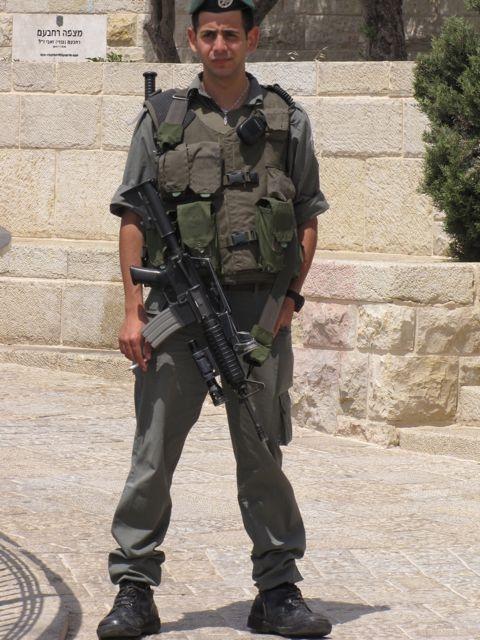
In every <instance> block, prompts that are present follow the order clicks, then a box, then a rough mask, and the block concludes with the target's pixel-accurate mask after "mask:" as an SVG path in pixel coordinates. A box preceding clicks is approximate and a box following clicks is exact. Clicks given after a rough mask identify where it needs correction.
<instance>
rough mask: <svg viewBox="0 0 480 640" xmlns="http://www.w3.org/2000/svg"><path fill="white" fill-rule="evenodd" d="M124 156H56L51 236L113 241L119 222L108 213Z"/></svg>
mask: <svg viewBox="0 0 480 640" xmlns="http://www.w3.org/2000/svg"><path fill="white" fill-rule="evenodd" d="M125 160H126V154H125V153H123V152H120V151H65V152H62V153H60V154H59V155H58V162H57V204H56V210H55V226H54V228H55V234H56V235H57V236H58V237H60V238H80V239H85V240H86V239H92V238H96V239H111V240H113V239H114V238H117V236H118V227H119V221H118V218H117V217H116V216H113V215H112V214H111V213H110V211H109V204H110V201H111V199H112V196H113V194H114V192H115V191H116V189H117V188H118V186H119V185H120V184H121V181H122V173H123V167H124V165H125Z"/></svg>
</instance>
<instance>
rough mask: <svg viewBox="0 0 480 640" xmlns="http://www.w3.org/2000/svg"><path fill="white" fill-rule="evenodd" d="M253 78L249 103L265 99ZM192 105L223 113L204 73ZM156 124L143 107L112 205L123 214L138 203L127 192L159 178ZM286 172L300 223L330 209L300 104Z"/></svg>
mask: <svg viewBox="0 0 480 640" xmlns="http://www.w3.org/2000/svg"><path fill="white" fill-rule="evenodd" d="M247 75H248V77H249V80H250V92H249V94H248V97H247V100H246V104H248V105H252V106H258V105H259V104H262V102H263V95H262V89H261V86H260V84H259V83H258V81H257V79H256V78H255V77H253V76H252V75H250V74H247ZM189 99H190V108H191V109H193V110H194V111H195V109H196V108H198V107H200V106H205V105H207V106H208V107H210V108H211V109H212V111H217V112H218V114H219V117H221V118H223V117H224V115H223V113H222V111H221V109H220V108H219V107H218V106H217V105H216V104H215V102H214V101H213V100H212V99H211V98H210V97H209V96H208V94H207V93H206V92H205V91H204V89H203V85H202V80H201V74H200V75H198V76H197V77H196V78H195V79H194V81H193V82H192V84H191V85H190V87H189ZM154 134H155V130H154V125H153V122H152V119H151V117H150V114H149V113H148V112H147V111H146V110H144V112H143V113H142V114H141V116H140V118H139V121H138V124H137V127H136V129H135V132H134V134H133V138H132V143H131V146H130V151H129V154H128V158H127V163H126V165H125V171H124V174H123V180H122V184H121V185H120V187H119V188H118V189H117V191H116V192H115V195H114V197H113V199H112V202H111V204H110V211H111V212H112V213H114V214H116V215H119V216H121V215H122V214H123V213H124V212H125V209H126V208H128V209H132V210H133V211H136V210H137V212H138V213H141V211H140V210H138V209H137V207H136V204H135V202H133V201H129V200H128V199H127V198H126V197H125V195H124V194H125V192H126V191H128V190H129V189H131V188H132V187H134V186H136V185H138V184H141V183H142V182H145V181H147V180H156V177H157V176H156V163H155V151H156V147H155V140H154ZM286 166H287V174H288V175H289V176H290V178H291V180H292V182H293V184H294V185H295V189H296V196H295V198H294V201H293V204H294V208H295V216H296V219H297V225H301V224H303V223H304V222H306V221H307V220H309V219H311V218H314V217H315V216H318V215H319V214H321V213H323V212H324V211H326V210H327V209H328V203H327V202H326V200H325V197H324V195H323V193H322V192H321V190H320V179H319V171H318V161H317V158H316V156H315V149H314V144H313V137H312V130H311V127H310V121H309V119H308V116H307V114H306V113H305V111H304V110H303V109H302V107H300V106H299V105H298V104H295V108H294V109H292V111H291V115H290V142H289V149H288V157H287V159H286Z"/></svg>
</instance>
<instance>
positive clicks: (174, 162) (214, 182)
mask: <svg viewBox="0 0 480 640" xmlns="http://www.w3.org/2000/svg"><path fill="white" fill-rule="evenodd" d="M254 8H255V5H254V2H253V0H192V1H191V5H190V13H191V14H192V26H191V27H190V28H189V30H188V38H189V43H190V47H191V48H192V50H193V51H194V52H195V53H196V54H197V56H198V57H199V58H200V60H201V62H202V64H203V73H201V74H200V75H199V76H198V77H197V78H196V79H195V80H194V81H193V82H192V84H191V85H190V87H189V88H188V90H187V91H185V92H178V91H177V92H170V93H169V92H165V96H166V97H165V98H163V97H162V96H164V94H160V99H161V100H163V101H164V102H165V101H166V102H165V104H164V107H165V105H166V107H165V108H164V111H163V115H162V113H160V115H159V113H158V112H156V111H155V109H153V108H152V104H151V103H150V104H149V103H148V102H147V103H146V106H147V109H146V110H145V111H144V113H143V114H142V116H141V118H140V120H139V123H138V124H137V127H136V130H135V133H134V136H133V140H132V144H131V148H130V152H129V156H128V160H127V164H126V168H125V172H124V179H123V184H122V185H121V187H120V188H119V189H118V190H117V192H116V194H115V196H114V199H113V201H112V204H111V211H112V212H113V213H114V214H117V215H119V216H121V229H120V263H121V268H122V275H123V282H124V289H125V311H126V313H125V320H124V323H123V325H122V328H121V331H120V335H119V343H120V349H121V351H122V353H124V355H125V356H126V357H127V358H128V359H129V360H131V361H133V362H135V363H137V365H138V369H137V374H136V378H137V379H136V390H135V392H136V394H135V400H136V402H135V407H136V414H137V430H136V434H135V440H134V445H133V454H132V466H131V470H130V474H129V476H128V478H127V482H126V485H125V489H124V491H123V494H122V497H121V499H120V502H119V505H118V507H117V510H116V513H115V516H114V520H113V525H112V533H113V536H114V537H115V539H116V541H117V543H118V545H119V546H118V548H117V549H116V550H114V551H112V553H111V554H110V556H109V571H110V576H111V579H112V581H113V582H114V583H115V584H118V585H119V587H120V588H119V593H118V594H117V597H116V599H115V603H114V606H113V608H112V610H111V611H110V612H109V614H108V615H107V616H106V617H105V618H104V619H103V620H102V621H101V622H100V624H99V627H98V630H97V633H98V636H99V638H115V637H138V636H140V635H142V634H149V633H156V632H158V631H159V630H160V620H159V617H158V613H157V610H156V607H155V604H154V601H153V594H152V589H151V586H157V585H159V584H160V580H161V564H162V562H163V561H164V554H163V552H162V551H160V550H159V547H160V545H161V544H162V542H163V539H164V537H165V534H166V532H167V528H168V524H169V520H170V513H171V499H170V485H171V482H172V476H173V473H174V470H175V467H176V464H177V462H178V460H179V457H180V454H181V451H182V448H183V444H184V442H185V438H186V436H187V434H188V432H189V431H190V429H191V427H192V426H193V424H194V423H195V422H196V420H197V418H198V416H199V413H200V410H201V407H202V403H203V401H204V399H205V396H206V388H205V384H204V382H203V380H202V378H201V376H200V374H199V372H198V369H197V368H196V365H195V363H194V361H193V359H192V355H191V352H190V349H189V347H188V342H189V341H190V340H192V339H197V340H199V341H202V335H201V332H200V329H199V327H198V326H196V325H190V326H188V327H185V328H183V329H181V330H179V331H177V332H176V333H174V334H173V335H172V336H170V337H169V338H168V339H167V340H166V341H165V342H164V343H163V344H162V345H161V346H160V347H159V348H158V349H155V350H152V349H151V347H150V345H149V344H148V343H146V342H145V341H144V339H143V337H142V333H141V331H142V329H143V327H144V326H145V323H146V321H147V320H148V317H151V316H152V315H154V314H155V313H158V312H159V311H161V310H162V308H163V307H162V305H163V304H164V297H163V295H162V292H161V291H158V290H156V289H152V290H151V292H150V294H149V296H148V299H147V301H146V302H145V304H144V302H143V297H142V288H141V286H139V285H137V286H135V285H134V284H133V283H132V280H131V277H130V274H129V267H130V266H131V265H136V266H141V264H142V251H143V248H144V244H146V246H147V251H148V261H149V263H150V264H152V265H154V266H158V265H159V264H161V262H162V260H163V253H162V251H163V247H162V246H161V239H160V238H159V237H158V236H157V237H155V233H154V232H152V230H151V229H148V228H145V224H144V221H142V211H141V209H139V208H138V206H137V203H136V202H135V201H134V198H132V196H131V193H132V192H131V191H129V189H131V188H132V187H133V186H135V185H138V184H140V183H142V182H144V181H146V180H155V182H156V185H157V187H158V189H159V192H160V194H161V197H162V200H163V202H164V204H165V208H166V209H167V210H168V211H175V214H176V216H175V219H176V220H177V222H178V227H179V234H180V235H181V241H182V243H183V244H184V246H185V247H186V248H187V250H188V249H189V248H192V250H193V248H195V250H200V251H201V253H202V255H210V257H211V258H212V261H213V262H214V263H215V265H216V268H217V270H218V273H219V276H220V279H221V281H222V283H223V285H224V289H225V293H226V296H227V298H228V301H229V303H230V305H231V308H232V313H233V317H234V319H235V322H236V324H237V327H238V328H239V329H240V330H245V331H250V330H252V327H253V326H254V325H255V323H257V322H258V320H259V317H260V315H261V313H262V310H263V309H264V307H265V303H266V301H267V299H268V297H269V292H270V290H271V287H272V283H273V282H274V280H275V277H276V276H275V273H276V272H278V271H279V270H281V266H282V260H283V254H282V251H283V249H282V246H283V247H284V246H285V245H282V244H281V241H282V239H283V240H285V237H287V236H288V233H287V236H282V237H281V234H280V235H278V233H277V232H278V229H277V230H275V224H276V223H274V226H273V227H271V226H270V227H269V226H268V225H269V224H270V222H271V220H272V219H273V220H281V221H283V222H281V223H278V224H279V225H280V226H282V229H283V231H282V233H284V232H285V221H286V220H288V219H289V217H288V216H290V218H291V221H292V222H291V225H292V229H291V230H290V231H291V234H290V236H292V234H293V235H294V237H296V238H298V241H297V242H298V249H299V251H297V255H298V257H299V264H298V268H297V271H296V273H295V274H294V273H293V272H292V279H291V282H290V286H289V291H288V293H287V296H286V297H285V301H284V302H283V306H282V307H281V310H280V313H279V315H278V318H277V320H276V324H275V327H274V330H273V332H272V337H273V336H274V339H273V344H271V354H270V356H269V357H268V359H267V360H266V361H265V362H264V364H263V365H262V366H261V367H258V368H257V369H255V371H254V375H255V377H256V379H257V380H258V381H260V382H262V383H263V385H264V388H263V390H262V391H261V392H260V393H257V394H256V395H255V396H254V397H253V398H252V401H253V403H254V405H255V410H256V413H257V415H258V417H259V420H260V422H261V424H262V426H263V428H264V430H265V431H266V434H267V436H268V448H266V447H264V446H263V445H262V444H261V443H260V441H259V439H258V436H257V434H256V432H255V430H254V428H253V426H252V424H251V421H250V419H249V416H248V414H247V413H246V410H245V407H244V406H243V405H242V403H241V402H240V401H239V400H238V398H237V397H236V396H235V394H234V393H233V392H232V390H231V389H229V388H228V386H226V388H225V393H226V398H227V414H228V422H229V428H230V435H231V439H232V445H233V449H234V453H235V458H236V463H237V483H238V501H239V505H240V510H241V514H242V518H243V522H244V526H245V529H246V531H247V533H248V534H249V536H250V538H251V540H252V542H253V549H252V555H251V558H252V562H253V579H254V582H255V585H256V587H257V588H258V591H259V593H258V595H257V597H256V598H255V601H254V603H253V606H252V610H251V612H250V616H249V618H248V626H249V627H250V628H251V629H252V630H253V631H257V632H260V633H276V634H279V635H283V636H286V637H311V638H320V637H324V636H326V635H328V633H329V632H330V630H331V624H330V623H329V621H328V620H326V619H325V618H323V617H322V616H320V615H319V614H316V613H313V612H312V611H311V610H310V609H309V608H308V606H307V605H306V604H305V602H304V600H303V598H302V595H301V592H300V590H299V589H298V587H296V586H295V583H296V582H299V581H300V580H301V579H302V578H301V575H300V573H299V571H298V569H297V567H296V564H295V560H296V559H298V558H301V557H302V556H303V554H304V551H305V531H304V527H303V522H302V518H301V515H300V512H299V510H298V506H297V503H296V501H295V496H294V494H293V490H292V487H291V485H290V483H289V481H288V479H287V478H286V476H285V475H284V473H283V471H282V468H281V465H282V452H281V449H280V445H286V444H288V442H289V441H290V439H291V422H290V399H289V395H288V389H289V387H290V386H291V384H292V373H293V356H292V345H291V335H290V324H291V321H292V317H293V314H294V312H295V311H297V312H298V311H300V309H301V306H302V303H303V298H302V297H301V295H300V290H301V287H302V284H303V282H304V280H305V277H306V275H307V272H308V270H309V268H310V265H311V262H312V260H313V256H314V253H315V248H316V242H317V221H316V217H317V216H318V215H319V214H320V213H322V212H323V211H325V210H326V209H327V208H328V205H327V203H326V202H325V199H324V197H323V194H322V193H321V191H320V186H319V178H318V163H317V161H316V158H315V154H314V149H313V142H312V135H311V129H310V124H309V121H308V118H307V116H306V114H305V112H304V111H303V110H302V109H301V108H300V107H299V106H298V105H296V104H295V103H294V102H293V100H292V99H291V98H290V97H289V96H288V94H286V93H285V92H283V91H282V90H281V89H280V88H279V87H278V86H277V87H274V88H271V87H270V88H266V87H262V86H260V84H259V83H258V81H257V80H256V79H255V78H254V77H253V76H251V75H250V74H247V73H246V71H245V62H246V58H247V56H248V54H249V53H251V52H253V51H254V50H255V49H256V46H257V43H258V38H259V30H258V27H256V26H254V21H253V17H254V13H253V12H254ZM152 103H153V98H152ZM172 104H174V107H173V108H172ZM182 104H183V105H184V106H183V107H182ZM182 109H183V110H182ZM160 111H161V109H160ZM179 112H180V113H181V116H180V118H179V117H178V113H179ZM172 114H173V115H172ZM255 114H256V115H259V114H260V120H259V121H257V124H258V122H260V129H259V130H258V131H257V132H256V134H255V135H253V138H251V136H250V138H249V137H248V135H250V134H244V135H243V137H242V135H241V133H239V126H240V125H242V123H245V122H246V120H247V119H248V118H249V117H251V116H252V115H255ZM162 119H163V121H164V122H166V126H165V125H163V123H162ZM262 122H263V123H264V125H265V126H262ZM257 129H258V127H257ZM172 132H173V134H172ZM172 135H173V139H172ZM155 150H157V153H155ZM192 219H195V220H199V221H200V223H199V224H203V225H205V227H204V228H202V229H194V232H193V236H194V237H190V236H189V232H188V229H189V226H188V224H186V225H184V226H183V227H182V220H190V221H191V220H192ZM212 225H213V226H212ZM287 226H288V225H287ZM212 229H213V232H212ZM288 231H289V230H288V228H287V232H288ZM262 234H263V236H262ZM265 234H266V237H265ZM269 234H270V236H269ZM275 234H277V235H275ZM199 238H204V244H203V245H200V246H199V244H198V243H199ZM262 238H263V241H262ZM272 246H273V247H274V249H275V251H274V253H273V254H272V253H271V247H272ZM300 249H301V250H300Z"/></svg>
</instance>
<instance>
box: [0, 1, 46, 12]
mask: <svg viewBox="0 0 480 640" xmlns="http://www.w3.org/2000/svg"><path fill="white" fill-rule="evenodd" d="M5 11H6V13H46V12H47V11H48V0H7V2H6V4H5Z"/></svg>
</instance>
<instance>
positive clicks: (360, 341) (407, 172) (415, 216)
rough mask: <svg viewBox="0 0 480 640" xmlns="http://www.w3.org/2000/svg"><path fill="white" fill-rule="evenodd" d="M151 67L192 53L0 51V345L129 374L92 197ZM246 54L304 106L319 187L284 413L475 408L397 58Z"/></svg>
mask: <svg viewBox="0 0 480 640" xmlns="http://www.w3.org/2000/svg"><path fill="white" fill-rule="evenodd" d="M152 67H154V68H155V69H156V71H157V72H158V74H159V86H162V87H164V88H169V87H172V86H178V85H184V84H185V83H186V82H188V81H189V80H190V78H191V77H192V75H193V74H194V72H195V70H196V67H195V66H193V65H145V64H141V63H138V64H133V63H132V64H124V63H117V64H114V63H105V64H104V63H93V62H89V63H63V64H62V63H59V64H56V65H53V64H52V65H51V64H24V63H13V64H11V63H3V64H1V65H0V115H1V117H2V118H3V121H4V122H8V123H9V126H8V127H5V128H4V129H3V130H2V132H1V133H0V170H1V173H2V177H3V179H2V183H1V186H0V193H1V198H0V225H3V226H5V227H7V228H9V229H10V231H11V232H12V234H13V242H12V249H11V251H10V253H9V254H7V256H5V257H4V258H2V259H1V260H0V360H7V361H15V362H22V363H31V364H36V365H41V366H49V367H56V368H65V369H74V370H79V371H85V372H88V373H92V372H94V373H97V374H98V373H100V374H102V375H107V376H108V375H111V376H115V377H117V376H119V375H125V376H126V375H129V374H128V373H127V371H126V364H125V362H124V360H123V359H122V358H118V357H117V354H115V351H114V350H115V349H116V347H117V337H116V336H117V332H118V328H119V324H120V322H121V320H122V316H123V301H122V285H121V279H120V274H119V269H118V256H117V246H116V238H117V234H118V220H117V219H116V218H115V217H114V216H112V215H111V214H110V213H109V212H108V203H109V200H110V198H111V195H112V193H113V191H114V190H115V188H116V187H117V186H118V184H119V183H120V181H121V175H122V171H123V166H124V162H125V158H126V154H127V149H128V145H129V140H130V136H131V132H132V129H133V122H134V120H135V118H136V116H137V114H138V112H139V108H140V106H141V103H142V94H143V86H142V83H143V78H142V72H143V71H144V70H145V69H147V68H152ZM251 70H252V71H253V72H254V73H255V74H256V75H257V76H258V77H259V78H260V79H261V80H262V81H264V82H274V81H278V82H280V83H281V84H282V85H283V86H284V87H285V88H286V89H287V90H289V91H290V92H291V93H292V94H293V95H295V96H296V98H297V100H298V101H299V102H300V103H301V104H303V105H304V107H305V108H306V109H307V111H308V113H309V114H310V117H311V120H312V127H313V132H314V136H315V138H316V144H317V151H318V156H319V160H320V166H321V179H322V185H323V189H324V191H325V193H326V194H327V196H328V199H329V201H330V203H331V210H330V211H329V212H327V213H325V214H324V215H323V216H321V218H320V238H319V253H318V255H317V257H316V260H315V264H314V267H313V270H312V273H311V275H310V277H309V279H308V282H307V285H306V293H307V297H308V304H307V306H306V309H305V313H304V314H302V315H301V317H300V320H299V321H300V323H301V324H300V325H298V326H296V327H295V340H296V345H297V372H298V375H297V384H296V388H295V398H296V404H295V412H296V415H297V417H298V418H299V419H301V421H302V422H303V423H305V424H309V425H311V426H315V427H317V428H320V429H325V430H327V431H330V432H335V433H345V434H347V433H348V434H354V435H355V434H356V435H358V436H359V437H365V438H367V439H373V440H377V441H383V442H391V441H394V440H395V437H396V435H395V427H396V426H405V425H407V426H409V425H416V424H447V423H455V422H457V421H460V422H463V423H464V424H470V423H475V424H480V416H479V415H478V413H477V414H476V413H475V412H476V407H478V406H479V404H478V402H477V400H478V399H479V398H478V396H479V394H478V391H479V389H480V371H479V369H478V367H477V365H476V362H475V357H476V356H478V354H479V351H480V338H479V336H478V331H477V324H478V313H479V312H478V309H479V298H478V277H479V273H478V270H477V267H476V266H474V265H459V264H452V263H449V262H448V260H446V259H445V258H444V257H442V252H443V251H444V247H445V238H444V237H443V235H442V232H441V230H440V227H441V222H440V218H441V216H440V214H439V213H437V212H435V211H434V210H433V207H432V206H431V203H430V202H429V200H428V199H427V198H425V197H423V196H421V195H419V193H418V182H419V177H420V172H421V165H422V152H423V148H422V142H421V133H422V131H423V130H424V127H425V124H426V123H425V120H424V118H423V117H422V116H421V114H420V113H419V111H418V110H417V108H416V105H415V102H414V100H413V98H412V88H411V77H412V71H413V65H412V64H411V63H393V64H390V63H370V64H366V63H341V62H337V63H314V62H300V63H286V64H278V63H276V64H274V63H262V64H260V63H259V64H255V65H252V67H251ZM320 250H321V252H320ZM325 250H327V251H325ZM341 252H344V253H341ZM345 252H347V253H345Z"/></svg>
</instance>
